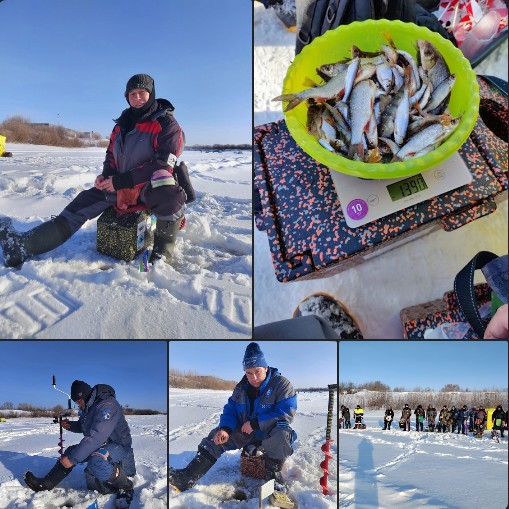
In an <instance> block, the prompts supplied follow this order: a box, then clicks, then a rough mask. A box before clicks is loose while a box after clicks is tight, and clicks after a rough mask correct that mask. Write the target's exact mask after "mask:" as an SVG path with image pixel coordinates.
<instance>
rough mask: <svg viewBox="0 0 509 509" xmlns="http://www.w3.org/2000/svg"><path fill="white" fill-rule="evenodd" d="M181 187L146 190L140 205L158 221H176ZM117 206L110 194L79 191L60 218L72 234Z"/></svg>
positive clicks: (181, 212) (115, 194) (179, 215)
mask: <svg viewBox="0 0 509 509" xmlns="http://www.w3.org/2000/svg"><path fill="white" fill-rule="evenodd" d="M181 192H182V188H181V187H180V186H161V187H156V188H155V189H152V187H151V186H148V187H147V188H145V189H144V190H143V192H142V194H141V195H140V199H139V203H140V204H144V205H145V206H146V207H147V208H149V209H150V210H151V212H152V213H153V214H154V215H155V216H156V217H157V218H158V219H165V220H167V221H172V220H173V221H176V220H177V219H179V218H180V217H182V214H183V213H184V207H183V201H182V198H181V196H180V193H181ZM116 202H117V193H110V192H108V191H103V190H101V189H97V188H95V187H92V188H91V189H86V190H85V191H81V193H79V194H78V196H76V198H74V200H73V201H72V202H71V203H69V205H67V207H65V209H64V210H63V211H62V212H61V213H60V216H61V217H63V218H64V219H66V220H67V222H68V223H69V226H70V228H71V232H72V234H74V233H76V232H77V231H78V230H79V229H80V228H81V227H82V226H83V225H84V224H85V223H86V222H87V221H88V220H89V219H94V218H95V217H97V216H99V215H100V214H101V213H102V212H104V211H105V210H106V209H107V208H108V207H111V206H112V205H115V204H116Z"/></svg>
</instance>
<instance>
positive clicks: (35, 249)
mask: <svg viewBox="0 0 509 509" xmlns="http://www.w3.org/2000/svg"><path fill="white" fill-rule="evenodd" d="M71 235H72V233H71V229H70V227H69V223H68V222H67V221H66V220H65V219H64V218H63V217H60V216H57V217H55V218H54V219H51V220H50V221H46V222H45V223H42V224H40V225H39V226H36V227H35V228H33V229H32V230H29V231H27V232H22V233H19V232H17V231H15V230H14V229H13V228H12V220H11V219H10V218H8V217H3V218H1V219H0V244H1V245H2V251H3V253H4V259H5V266H6V267H18V266H21V265H23V262H24V261H25V260H27V259H28V258H31V257H32V256H35V255H39V254H42V253H47V252H48V251H51V250H53V249H55V248H57V247H58V246H60V245H61V244H63V243H64V242H65V241H66V240H67V239H68V238H69V237H70V236H71Z"/></svg>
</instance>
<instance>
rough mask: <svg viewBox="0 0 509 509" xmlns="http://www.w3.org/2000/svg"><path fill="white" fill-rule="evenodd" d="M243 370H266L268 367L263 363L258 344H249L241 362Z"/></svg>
mask: <svg viewBox="0 0 509 509" xmlns="http://www.w3.org/2000/svg"><path fill="white" fill-rule="evenodd" d="M242 366H243V367H244V369H249V368H258V367H261V368H268V367H269V365H268V364H267V362H266V361H265V357H264V356H263V352H262V351H261V350H260V347H259V345H258V343H249V345H247V348H246V353H245V354H244V360H243V361H242Z"/></svg>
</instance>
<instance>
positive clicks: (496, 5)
mask: <svg viewBox="0 0 509 509" xmlns="http://www.w3.org/2000/svg"><path fill="white" fill-rule="evenodd" d="M489 12H497V13H498V14H500V22H499V25H498V30H497V32H496V34H499V33H500V32H501V31H502V30H503V29H504V28H506V27H507V5H506V3H505V2H504V1H503V0H478V1H475V0H470V1H465V0H451V1H447V0H445V1H442V2H440V5H439V8H438V10H437V11H435V15H436V16H437V18H438V19H439V21H440V22H441V23H442V25H443V26H444V27H445V28H446V29H447V30H449V31H450V32H452V33H453V35H454V38H455V39H456V42H457V43H458V47H459V48H460V49H461V44H462V43H463V41H464V40H465V38H466V37H467V35H468V33H469V32H470V30H472V28H473V27H474V26H475V25H476V24H477V23H478V22H479V21H480V20H481V18H482V17H483V15H484V14H487V13H489ZM496 34H495V36H496Z"/></svg>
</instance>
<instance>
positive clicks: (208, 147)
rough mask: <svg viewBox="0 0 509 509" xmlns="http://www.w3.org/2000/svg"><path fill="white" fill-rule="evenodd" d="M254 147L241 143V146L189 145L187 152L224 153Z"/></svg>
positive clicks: (217, 144)
mask: <svg viewBox="0 0 509 509" xmlns="http://www.w3.org/2000/svg"><path fill="white" fill-rule="evenodd" d="M252 147H253V146H252V145H251V144H250V143H240V144H236V145H233V144H219V143H215V144H214V145H189V146H186V150H212V151H218V152H220V151H223V150H251V149H252Z"/></svg>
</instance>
